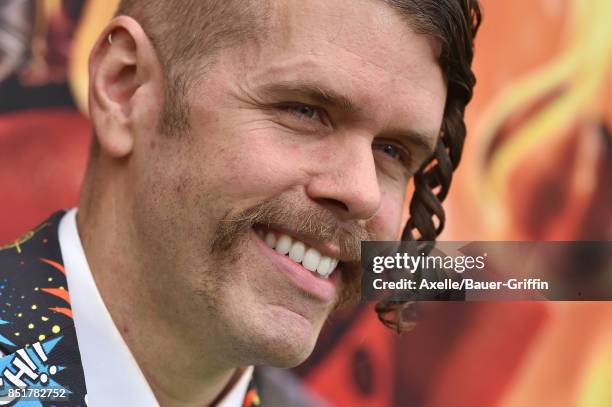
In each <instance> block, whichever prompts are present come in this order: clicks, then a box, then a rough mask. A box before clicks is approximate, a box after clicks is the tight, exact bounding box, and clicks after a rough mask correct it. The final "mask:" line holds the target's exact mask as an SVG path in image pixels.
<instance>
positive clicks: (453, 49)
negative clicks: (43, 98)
mask: <svg viewBox="0 0 612 407" xmlns="http://www.w3.org/2000/svg"><path fill="white" fill-rule="evenodd" d="M179 3H180V4H179ZM478 22H479V14H478V7H477V4H476V3H475V2H471V1H470V2H467V1H463V0H457V1H447V2H441V3H439V2H434V1H414V0H393V1H383V0H359V1H355V0H339V1H334V2H329V1H326V0H313V1H309V2H297V1H283V2H274V1H270V2H264V1H261V2H255V1H251V2H244V1H224V2H217V1H200V2H196V1H184V2H165V1H162V0H159V1H153V2H151V1H148V2H146V5H145V3H144V2H142V1H138V0H126V1H122V2H121V5H120V8H119V12H118V16H117V17H116V18H115V19H113V20H112V21H111V22H110V23H109V24H108V26H107V27H106V29H105V30H104V32H103V33H102V34H101V36H100V38H99V40H98V41H97V43H96V44H95V46H94V48H93V50H92V52H91V56H90V88H89V109H90V116H91V121H92V124H93V132H94V141H93V144H92V148H91V154H90V161H89V166H88V170H87V174H86V177H85V181H84V184H83V189H82V194H81V198H80V200H79V203H78V212H77V210H76V209H73V210H71V211H69V212H68V213H66V214H65V215H64V214H63V213H59V214H56V215H55V216H54V217H53V218H51V219H50V220H49V221H48V222H47V223H46V224H45V225H43V226H42V229H40V230H39V231H38V232H37V233H34V234H31V235H29V236H28V239H22V240H21V241H18V242H17V243H16V245H12V246H11V248H9V249H8V250H5V251H4V252H3V253H10V254H6V255H5V256H4V258H3V259H2V260H1V261H2V263H0V264H1V265H2V273H3V274H5V273H6V274H7V275H8V276H9V278H7V281H6V284H8V285H12V286H17V287H21V291H23V292H24V293H25V294H28V295H30V296H34V295H38V296H39V297H36V298H37V299H38V300H39V301H43V297H42V295H43V293H45V294H50V293H51V295H53V296H54V298H60V299H61V300H63V301H66V302H68V301H69V302H70V307H66V306H64V307H60V306H58V305H54V306H49V307H48V308H49V309H50V310H51V311H56V313H57V310H58V309H64V312H63V313H61V317H62V318H63V319H62V320H61V321H60V319H59V318H58V319H57V320H58V321H60V322H58V325H57V327H58V328H57V329H55V331H57V332H51V333H56V334H57V333H58V332H62V333H64V337H63V338H68V339H62V340H63V342H58V345H56V346H68V345H66V343H71V342H70V333H71V331H70V323H71V321H70V320H66V319H67V318H70V317H71V316H72V317H73V318H74V331H75V336H76V339H77V340H78V351H79V352H78V353H79V355H80V358H79V357H78V356H79V355H76V356H75V355H73V357H72V359H71V360H70V361H69V362H70V363H67V364H69V365H70V366H72V365H78V364H79V363H81V364H82V368H83V373H84V382H85V385H86V389H87V390H86V392H87V396H86V400H85V401H84V402H86V403H88V405H94V406H98V405H101V406H105V405H138V406H141V405H142V406H146V405H156V404H157V403H158V404H160V405H163V406H179V405H180V406H191V405H194V406H195V405H198V406H200V405H209V404H217V403H225V405H240V404H242V403H244V404H246V405H248V404H249V403H250V404H254V405H258V404H259V403H260V400H259V397H258V396H257V394H256V393H255V389H254V382H253V381H251V377H252V367H251V366H254V365H271V366H276V367H292V366H296V365H298V364H299V363H301V362H302V361H304V359H306V358H307V357H308V355H309V354H310V353H311V352H312V350H313V347H314V345H315V342H316V339H317V336H318V334H319V332H320V330H321V327H322V325H323V323H324V322H325V320H326V319H327V317H328V316H329V315H330V313H331V312H332V311H333V309H334V308H335V307H337V306H338V305H339V304H340V303H341V302H343V301H346V300H348V299H350V298H351V297H353V296H354V294H355V287H356V286H357V285H358V284H357V282H358V278H359V276H358V273H357V272H356V267H355V266H356V264H357V263H358V260H359V258H358V254H359V245H360V242H361V240H365V239H373V238H375V239H379V240H394V239H397V238H398V237H399V236H400V234H401V219H402V210H403V204H404V199H405V194H406V187H407V184H408V181H409V180H410V178H411V177H412V176H413V175H414V174H417V176H416V177H415V184H416V192H415V196H414V198H413V199H412V203H411V220H410V221H409V223H408V227H407V229H406V230H405V232H404V238H418V237H420V238H423V239H433V238H435V236H436V234H437V233H439V232H440V230H441V228H442V227H443V224H444V217H443V216H444V214H443V211H442V209H441V206H440V201H441V200H442V199H444V196H445V195H446V193H447V191H448V187H449V184H450V177H451V175H452V171H453V169H454V168H455V167H456V166H457V164H458V162H459V157H460V153H461V146H462V143H463V137H464V135H465V128H464V125H463V111H464V108H465V105H466V104H467V103H468V101H469V99H470V97H471V91H472V87H473V85H474V79H473V75H472V73H471V71H470V63H471V59H472V51H471V50H472V41H473V36H474V35H475V31H476V28H477V25H478ZM441 134H442V135H441ZM438 186H441V189H440V190H439V191H437V192H436V194H434V193H433V192H432V189H434V188H436V187H438ZM432 217H437V218H438V221H439V222H438V223H439V224H438V225H437V227H435V226H434V221H433V219H432ZM55 229H58V231H57V232H56V231H55ZM45 239H46V242H45ZM56 240H59V241H58V244H56V245H55V247H56V248H55V249H54V248H53V247H47V248H46V249H45V248H43V245H51V246H53V244H52V243H53V242H55V241H56ZM49 242H51V243H49ZM28 244H30V245H31V246H27V245H28ZM57 245H59V249H61V253H59V250H56V249H57V248H58V247H57ZM16 249H19V250H16ZM43 250H47V251H49V253H46V254H45V255H42V254H41V251H43ZM54 250H55V251H54ZM29 251H31V254H30V257H29V258H28V259H30V260H29V263H28V264H29V265H31V268H32V269H37V268H38V269H39V268H40V267H42V266H44V267H48V266H50V265H52V266H53V267H55V269H56V270H59V271H60V273H61V272H62V271H63V272H65V274H66V283H67V286H68V287H67V288H68V290H69V292H70V297H69V298H68V296H67V295H66V294H65V287H64V286H63V285H61V286H60V287H56V288H53V289H52V290H54V291H49V290H50V289H49V288H48V287H45V288H44V289H43V288H41V287H40V284H43V283H39V282H38V281H37V282H36V283H33V284H32V281H29V282H27V283H24V281H27V278H29V277H24V272H23V271H22V272H20V273H19V274H17V273H15V272H14V271H11V270H14V269H15V267H17V262H18V261H21V260H20V257H19V256H20V255H21V254H22V253H24V254H27V253H28V252H29ZM45 256H47V257H45ZM53 256H55V257H54V259H49V258H48V257H53ZM31 259H34V260H31ZM41 259H44V260H45V261H43V260H41ZM62 263H63V265H64V267H65V269H64V268H63V267H62V266H61V264H62ZM11 267H12V268H11ZM24 267H25V266H24ZM5 269H11V270H7V271H4V270H5ZM38 269H37V270H36V271H34V270H30V271H29V273H27V274H25V275H26V276H27V275H36V277H31V278H36V279H38V278H39V276H40V275H41V273H40V270H38ZM47 271H48V270H47ZM60 273H56V274H58V275H56V276H54V277H51V278H56V279H58V278H60V281H63V280H61V278H62V277H61V275H60ZM44 276H45V277H46V274H45V275H44ZM49 282H51V280H49ZM29 285H32V286H34V290H31V289H26V288H24V287H26V286H29ZM41 291H42V292H43V293H41ZM25 294H24V296H25ZM44 298H48V296H47V297H44ZM395 305H396V304H382V305H381V307H379V310H380V311H381V313H382V314H384V313H386V312H387V311H393V310H394V309H395V308H396V307H395ZM37 309H38V307H37V308H36V309H34V311H36V310H37ZM12 311H13V310H10V311H9V314H10V313H11V312H12ZM15 315H17V314H15ZM28 315H30V314H28ZM31 315H32V318H34V317H38V315H36V316H34V314H31ZM53 315H55V314H53ZM55 316H56V315H55ZM18 318H19V317H15V318H11V321H7V323H6V324H5V325H1V326H0V329H3V328H4V330H2V331H0V333H1V334H2V335H4V338H5V339H7V340H9V342H11V343H12V345H10V347H12V348H13V349H11V348H10V347H9V345H6V346H7V348H8V350H9V351H11V350H13V351H15V349H14V348H16V347H17V345H18V342H15V340H16V337H15V336H14V335H13V334H14V332H13V331H14V329H13V327H11V324H17V325H15V326H18V325H19V323H20V322H19V321H17V322H15V321H16V320H17V319H18ZM41 318H42V317H41ZM381 318H382V320H383V321H384V322H385V323H388V324H393V323H394V321H395V325H396V326H397V327H398V328H401V320H390V319H388V318H386V317H385V315H382V317H381ZM8 322H10V323H8ZM60 323H62V324H64V325H63V326H60ZM29 325H33V324H29ZM29 325H28V326H29ZM58 329H59V330H58ZM22 331H26V332H29V331H27V329H26V328H25V325H24V329H22ZM22 335H23V334H22ZM41 335H43V334H41ZM49 337H50V338H52V337H53V336H52V335H49ZM0 338H1V337H0ZM22 338H23V336H22ZM28 338H29V339H28V340H27V341H25V342H20V343H23V344H25V343H32V342H34V341H36V340H38V341H39V342H42V343H43V345H42V346H45V345H44V344H45V343H47V342H45V341H48V340H49V338H47V337H46V336H44V337H38V338H36V336H32V335H30V336H28ZM22 341H23V339H22ZM39 342H36V343H39ZM47 345H48V344H47ZM37 346H39V345H37ZM74 346H76V342H74V344H73V347H74ZM47 348H49V349H47ZM47 348H45V351H47V354H48V355H47V356H48V357H50V356H49V355H51V353H50V352H53V349H51V346H50V345H48V346H47ZM62 349H64V348H62ZM66 352H67V351H66ZM7 353H8V352H7ZM21 356H23V354H21ZM39 356H40V355H39ZM43 359H44V358H43ZM14 360H15V359H12V361H13V362H14ZM41 360H42V359H41ZM43 361H44V360H43ZM13 362H12V363H13ZM13 364H14V363H13ZM26 364H27V361H26ZM22 365H23V364H22ZM20 366H21V365H20ZM17 367H19V366H17ZM19 369H21V370H18V369H17V370H15V371H13V376H15V375H16V374H17V373H18V374H20V375H21V377H23V378H24V379H27V377H26V376H28V377H30V379H32V377H31V376H29V375H28V373H29V372H28V371H26V370H24V369H23V368H21V367H19ZM70 369H72V370H71V371H74V370H75V369H76V368H73V367H71V368H70ZM70 369H66V371H68V370H70ZM54 371H55V372H57V369H55V370H54ZM15 372H17V373H15ZM49 374H50V373H49ZM55 374H57V375H59V374H61V372H60V373H55ZM57 377H60V376H57ZM32 380H34V379H32ZM66 380H68V379H66ZM75 380H77V381H78V378H77V379H75ZM56 381H57V382H58V383H60V384H62V383H61V382H60V380H59V379H56ZM11 383H12V382H11ZM29 383H30V382H27V384H29ZM81 384H82V383H81ZM66 387H70V386H66ZM77 387H78V386H77ZM71 390H72V389H71ZM73 393H75V394H74V395H73V396H72V397H73V399H72V400H71V403H72V405H76V404H79V403H83V402H82V401H81V400H80V399H78V397H79V395H78V392H75V391H74V390H73Z"/></svg>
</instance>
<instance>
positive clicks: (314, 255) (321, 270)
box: [253, 225, 342, 302]
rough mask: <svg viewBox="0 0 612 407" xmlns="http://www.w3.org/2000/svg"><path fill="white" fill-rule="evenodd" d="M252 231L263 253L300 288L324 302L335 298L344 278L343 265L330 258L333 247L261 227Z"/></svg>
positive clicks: (336, 259) (334, 258) (258, 226)
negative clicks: (342, 276) (342, 273)
mask: <svg viewBox="0 0 612 407" xmlns="http://www.w3.org/2000/svg"><path fill="white" fill-rule="evenodd" d="M253 231H254V233H253V237H254V239H255V241H256V242H257V245H258V246H259V247H260V250H261V251H262V252H263V253H264V254H265V255H266V257H268V258H269V259H270V260H271V261H272V263H273V264H274V265H275V266H276V268H277V269H278V270H279V271H280V272H281V273H283V274H284V275H286V276H287V277H289V279H290V280H291V281H293V283H294V284H295V285H296V286H297V287H299V288H300V289H301V290H303V291H305V292H308V293H309V294H310V295H311V296H313V297H314V298H318V299H319V300H322V301H324V302H329V301H333V300H334V299H335V298H336V292H337V289H338V284H339V283H340V275H341V267H340V266H339V264H340V265H341V264H342V263H340V261H339V259H338V258H337V257H332V256H330V254H331V253H333V252H334V249H333V248H332V247H330V246H328V245H326V244H324V243H322V242H314V243H313V241H311V240H310V241H308V242H304V241H302V240H298V239H297V237H296V236H291V235H289V234H287V233H285V232H284V231H279V230H270V229H268V228H266V227H263V226H262V225H256V226H254V227H253ZM304 240H307V239H304ZM309 243H310V244H309ZM314 245H317V248H316V249H315V248H314V247H312V246H314ZM322 252H323V253H322Z"/></svg>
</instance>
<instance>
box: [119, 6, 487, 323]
mask: <svg viewBox="0 0 612 407" xmlns="http://www.w3.org/2000/svg"><path fill="white" fill-rule="evenodd" d="M381 1H382V0H381ZM384 1H385V2H386V3H387V4H389V5H390V6H391V7H393V8H395V9H396V10H398V11H399V12H400V13H401V14H402V15H403V16H404V17H406V19H407V20H408V22H409V24H410V25H411V27H412V28H413V29H414V30H415V31H416V32H417V33H419V34H424V35H428V36H431V37H432V38H435V39H436V40H437V41H438V43H439V44H440V47H441V52H440V61H439V62H440V66H441V68H442V70H443V72H444V74H445V77H446V80H447V82H448V93H447V99H446V106H445V110H444V119H443V122H442V129H441V134H440V138H439V140H438V143H437V146H436V149H435V152H434V154H433V156H432V157H431V158H430V159H429V160H427V161H426V162H425V163H424V164H423V166H422V167H421V169H420V170H419V171H418V172H417V173H416V174H415V176H414V184H415V192H414V195H413V197H412V200H411V202H410V217H409V219H408V222H407V224H406V227H405V229H404V232H403V234H402V240H419V241H434V240H435V239H436V238H437V236H438V235H439V234H440V233H441V232H442V230H443V228H444V224H445V221H446V217H445V213H444V208H443V207H442V201H444V199H445V198H446V196H447V194H448V191H449V188H450V184H451V181H452V177H453V171H454V170H455V169H456V168H457V166H458V165H459V161H460V158H461V152H462V149H463V142H464V139H465V135H466V128H465V122H464V112H465V107H466V105H467V104H468V102H469V101H470V99H471V98H472V90H473V88H474V85H475V83H476V78H475V76H474V74H473V72H472V70H471V64H472V59H473V45H474V37H475V35H476V32H477V30H478V27H479V25H480V21H481V13H480V7H479V4H478V1H477V0H384ZM268 11H269V10H268V8H267V2H266V1H258V2H252V1H243V0H207V1H202V0H199V1H198V0H183V1H180V2H177V1H166V0H157V1H149V2H146V4H143V2H142V0H122V1H121V3H120V5H119V9H118V12H117V14H126V15H129V16H131V17H133V18H134V19H136V20H137V21H138V22H139V23H140V24H141V26H142V27H143V29H144V30H145V32H146V33H147V35H149V37H150V38H151V41H152V43H153V45H154V47H155V48H156V51H157V52H158V56H159V58H160V62H161V66H162V67H163V69H164V75H165V81H166V84H165V86H164V91H165V95H164V96H165V98H164V103H163V106H164V107H163V110H162V114H161V118H160V131H161V132H162V133H165V134H174V133H183V132H184V131H186V130H187V128H186V126H187V125H188V120H187V116H188V112H189V106H188V105H186V103H187V102H186V99H187V98H186V97H185V96H186V92H187V89H188V85H189V84H190V83H189V82H188V79H189V77H190V75H189V74H190V73H193V71H194V69H204V68H205V66H201V64H202V63H201V62H200V63H198V61H202V60H204V62H203V63H206V58H202V56H203V54H204V55H212V54H214V53H215V52H216V51H217V50H219V49H222V48H224V47H227V46H231V45H233V44H237V43H240V42H241V41H245V40H248V39H249V38H254V37H255V36H257V35H261V33H262V32H264V31H265V27H266V22H267V17H268V15H269V12H268ZM170 15H171V16H173V17H172V18H168V16H170ZM177 21H180V24H177V23H176V22H177ZM194 67H195V68H194ZM169 100H171V101H172V103H167V101H169ZM411 304H413V303H412V302H396V301H381V302H379V303H378V304H376V308H375V309H376V312H377V313H378V317H379V319H380V320H381V322H382V323H384V324H385V325H386V326H389V327H392V328H394V329H396V330H397V331H398V332H399V331H403V330H407V329H410V328H411V327H412V326H413V325H414V323H413V322H412V321H410V318H409V316H408V315H407V312H406V311H407V310H410V306H411Z"/></svg>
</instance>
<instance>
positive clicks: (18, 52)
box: [0, 0, 612, 407]
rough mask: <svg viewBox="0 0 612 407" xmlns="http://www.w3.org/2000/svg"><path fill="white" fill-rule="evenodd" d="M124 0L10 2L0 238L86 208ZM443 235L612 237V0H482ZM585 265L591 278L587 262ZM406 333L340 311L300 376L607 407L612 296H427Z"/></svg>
mask: <svg viewBox="0 0 612 407" xmlns="http://www.w3.org/2000/svg"><path fill="white" fill-rule="evenodd" d="M116 3H117V1H116V0H112V1H108V0H87V1H86V0H3V1H1V2H0V246H1V245H2V244H4V243H11V242H14V240H15V239H16V238H17V237H18V236H19V235H21V234H22V233H23V232H25V231H27V230H28V229H30V228H31V227H33V226H35V225H36V224H37V223H38V222H39V221H41V220H42V219H44V218H46V217H47V216H48V215H49V214H50V213H51V212H53V211H54V210H56V209H57V208H60V207H71V206H74V204H75V203H76V199H77V196H78V190H79V186H80V183H81V181H82V178H83V170H84V168H85V164H86V155H87V148H88V143H89V138H90V127H89V123H88V120H87V118H86V116H84V115H83V114H82V113H81V112H84V111H86V107H85V101H86V84H87V75H86V61H87V54H88V50H89V48H90V47H91V44H92V42H93V40H94V38H95V37H96V35H97V34H98V32H99V31H100V30H101V29H102V27H103V26H104V24H105V23H106V21H108V19H110V18H111V16H112V13H113V11H114V7H115V5H116ZM482 3H483V8H484V15H485V20H484V24H483V26H482V29H481V32H480V35H479V38H478V42H477V53H476V60H475V70H476V73H477V76H478V85H477V87H476V92H475V98H474V101H473V103H472V104H471V105H470V107H469V109H468V116H467V121H468V129H469V131H468V140H467V145H466V149H465V153H464V157H463V161H462V164H461V166H460V169H459V170H458V172H457V175H456V178H455V180H454V182H453V187H452V190H451V194H450V197H449V199H448V202H447V204H446V208H447V211H448V213H449V215H448V219H449V224H448V228H447V230H446V231H445V233H444V235H443V239H445V240H610V238H611V235H612V221H611V218H612V205H611V203H612V195H611V194H612V191H611V188H610V178H611V176H612V144H611V142H612V138H611V133H610V131H611V126H612V85H611V76H612V75H611V66H612V64H611V63H612V25H610V23H609V22H610V21H611V20H612V2H610V1H609V0H517V1H497V0H482ZM575 272H576V273H587V272H588V270H583V269H581V268H580V267H576V270H575ZM419 315H420V322H419V324H418V325H417V328H416V329H415V330H414V331H412V332H410V333H407V334H404V335H402V336H399V337H398V336H396V335H395V334H393V333H391V332H389V331H388V330H386V329H385V328H383V327H382V326H381V325H380V324H379V323H378V321H377V319H376V317H375V314H374V312H373V311H372V309H371V307H370V306H368V305H360V306H358V307H356V308H354V309H351V310H346V311H344V312H343V313H342V314H339V315H337V316H336V317H335V318H334V319H333V321H332V322H331V323H330V324H328V327H327V328H326V330H325V331H324V333H323V335H322V337H321V341H320V343H319V345H318V346H317V349H316V351H315V353H314V354H313V355H312V357H311V358H310V359H309V360H308V361H307V362H306V363H305V364H304V365H302V366H300V367H299V368H298V369H295V370H294V373H295V374H296V375H299V376H300V377H301V379H302V380H303V383H304V384H305V385H306V386H308V387H310V388H311V389H312V390H313V391H315V392H317V393H318V394H319V395H320V396H321V397H322V398H323V399H325V400H326V401H327V402H328V403H329V404H330V405H333V406H356V405H359V406H387V405H402V406H403V405H414V406H427V407H433V406H610V405H612V386H610V383H612V304H611V303H605V302H601V303H595V302H593V303H586V302H585V303H550V302H547V303H544V302H541V303H536V302H521V303H516V302H515V303H501V302H498V303H493V302H490V303H424V304H421V306H420V309H419Z"/></svg>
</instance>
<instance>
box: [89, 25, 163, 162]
mask: <svg viewBox="0 0 612 407" xmlns="http://www.w3.org/2000/svg"><path fill="white" fill-rule="evenodd" d="M89 78H90V80H89V113H90V116H91V120H92V123H93V127H94V131H95V134H96V137H97V138H98V142H99V144H100V147H101V150H102V152H103V153H106V154H107V155H109V156H111V157H114V158H122V157H125V156H128V155H129V154H131V152H132V150H133V148H134V144H135V140H134V138H135V132H134V129H137V128H138V126H137V124H138V123H136V122H135V121H136V120H140V121H142V120H143V119H145V120H149V119H151V118H143V117H142V114H140V113H139V112H137V111H136V110H137V109H139V111H140V112H142V111H145V112H148V113H145V114H152V112H154V111H155V109H148V108H147V107H143V106H141V105H139V103H142V100H143V99H144V100H147V99H148V100H150V103H156V100H155V99H156V98H140V97H138V95H139V94H142V92H143V89H145V90H147V91H149V92H150V91H151V89H150V88H149V89H147V86H149V85H153V86H154V88H153V91H155V87H158V86H160V85H159V84H161V83H162V75H161V67H160V64H159V60H158V58H157V54H156V52H155V49H154V47H153V45H152V44H151V41H150V40H149V38H148V37H147V35H146V34H145V32H144V30H143V29H142V27H141V26H140V24H138V22H136V21H135V20H134V19H132V18H130V17H127V16H120V17H117V18H115V19H113V20H112V21H111V22H110V23H109V24H108V26H107V27H106V29H105V30H104V31H103V32H102V34H101V35H100V37H99V38H98V40H97V42H96V44H95V45H94V47H93V49H92V51H91V54H90V57H89ZM152 99H153V100H152ZM154 120H156V119H154Z"/></svg>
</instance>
